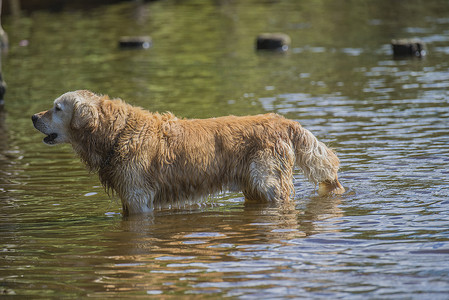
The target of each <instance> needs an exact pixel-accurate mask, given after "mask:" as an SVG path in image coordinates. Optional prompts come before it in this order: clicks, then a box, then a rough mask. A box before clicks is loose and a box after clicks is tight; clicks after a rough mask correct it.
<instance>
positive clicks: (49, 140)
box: [44, 133, 58, 144]
mask: <svg viewBox="0 0 449 300" xmlns="http://www.w3.org/2000/svg"><path fill="white" fill-rule="evenodd" d="M57 137H58V134H56V133H52V134H49V135H47V136H46V137H45V138H44V143H46V144H52V143H53V142H54V141H55V139H56V138H57Z"/></svg>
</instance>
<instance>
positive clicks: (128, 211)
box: [120, 188, 154, 216]
mask: <svg viewBox="0 0 449 300" xmlns="http://www.w3.org/2000/svg"><path fill="white" fill-rule="evenodd" d="M120 194H121V195H120V199H121V200H122V208H123V215H125V216H127V215H132V214H142V213H149V212H152V211H153V201H154V192H152V191H150V190H146V189H140V188H137V189H136V188H134V189H130V190H129V191H126V192H123V193H120Z"/></svg>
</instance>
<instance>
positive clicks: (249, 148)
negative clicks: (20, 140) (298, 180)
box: [32, 90, 345, 215]
mask: <svg viewBox="0 0 449 300" xmlns="http://www.w3.org/2000/svg"><path fill="white" fill-rule="evenodd" d="M32 120H33V124H34V127H35V128H36V129H37V130H39V131H40V132H42V133H43V134H45V135H46V137H45V138H44V143H45V144H48V145H56V144H61V143H69V144H71V145H72V147H73V149H74V151H75V153H76V154H77V155H78V156H79V157H80V158H81V160H82V161H83V162H84V163H85V164H86V165H87V167H88V168H89V169H90V170H91V171H94V172H98V173H99V177H100V181H101V182H102V184H103V185H104V186H105V188H106V189H107V191H108V192H109V191H112V192H113V193H116V194H118V196H119V197H120V199H121V201H122V207H123V214H124V215H128V214H138V213H145V212H150V211H152V210H153V209H155V208H167V207H172V206H176V207H179V206H183V205H186V204H188V203H194V202H197V201H200V200H201V199H205V198H207V196H208V195H211V194H216V193H218V192H220V191H223V190H230V191H242V192H243V195H244V196H245V198H246V199H247V200H249V201H265V202H282V201H289V200H290V197H291V196H292V195H293V194H294V188H293V171H294V166H295V165H297V166H299V167H300V168H301V169H302V170H303V172H304V174H305V176H306V177H307V178H308V179H309V180H310V181H311V182H313V183H315V184H316V183H318V184H319V186H318V194H319V195H327V194H342V193H344V191H345V189H344V188H343V186H342V185H341V184H340V182H339V181H338V178H337V171H338V168H339V160H338V158H337V156H336V155H335V153H334V152H333V151H332V150H331V149H329V148H328V147H326V146H325V145H324V144H323V143H322V142H319V141H318V140H317V139H316V137H315V136H314V135H313V134H312V133H310V131H308V130H307V129H304V128H303V127H302V126H301V125H300V124H299V123H298V122H295V121H292V120H288V119H285V118H284V117H282V116H279V115H277V114H274V113H270V114H264V115H257V116H246V117H236V116H227V117H218V118H210V119H178V118H177V117H175V116H174V115H173V114H171V113H165V114H159V113H151V112H149V111H146V110H144V109H142V108H139V107H134V106H131V105H129V104H126V103H125V102H123V101H122V100H120V99H110V98H109V97H108V96H105V95H97V94H94V93H92V92H90V91H87V90H80V91H75V92H68V93H65V94H63V95H62V96H60V97H59V98H57V99H56V100H55V101H54V106H53V108H51V109H50V110H48V111H43V112H40V113H37V114H35V115H33V116H32Z"/></svg>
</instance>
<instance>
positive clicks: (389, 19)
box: [0, 0, 449, 299]
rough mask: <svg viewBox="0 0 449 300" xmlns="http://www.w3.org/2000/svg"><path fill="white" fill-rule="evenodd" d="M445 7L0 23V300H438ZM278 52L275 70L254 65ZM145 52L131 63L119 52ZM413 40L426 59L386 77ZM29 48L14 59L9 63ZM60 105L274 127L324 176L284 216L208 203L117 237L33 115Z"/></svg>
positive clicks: (67, 16) (258, 6)
mask: <svg viewBox="0 0 449 300" xmlns="http://www.w3.org/2000/svg"><path fill="white" fill-rule="evenodd" d="M448 16H449V4H448V3H447V1H433V0H430V1H418V0H408V1H388V0H377V1H330V0H329V1H295V0H286V1H279V2H275V1H190V0H189V1H174V0H173V1H155V2H149V3H141V2H123V3H119V4H114V5H109V6H98V7H96V8H90V9H88V10H80V9H72V8H70V7H68V8H67V9H63V10H62V11H61V12H53V13H52V12H49V11H33V12H29V13H23V14H22V15H21V16H10V15H9V16H8V15H7V16H3V18H2V22H3V27H4V29H5V30H6V31H7V32H8V34H9V39H10V48H9V51H8V53H7V54H6V55H5V54H3V56H2V69H3V75H4V79H5V80H6V82H7V83H8V90H7V94H6V97H5V100H6V105H5V109H4V110H3V111H2V112H0V293H1V294H4V295H13V294H15V295H16V296H17V297H18V298H27V297H29V298H87V297H98V298H107V297H111V298H112V297H115V298H117V297H118V298H139V297H142V298H145V297H151V296H153V297H161V298H177V297H180V296H184V297H185V298H195V299H196V298H219V297H232V298H267V299H273V298H287V297H303V298H309V299H362V298H363V299H370V298H371V299H373V298H376V299H379V298H388V299H396V298H397V299H448V295H449V263H448V261H449V192H448V188H449V177H448V174H449V171H448V167H447V166H448V163H449V158H448V157H449V137H448V132H449V130H448V125H449V104H448V102H449V92H448V87H449V60H448V55H449V46H448V45H449V17H448ZM262 32H284V33H286V34H288V35H290V37H291V39H292V43H291V46H290V49H289V51H288V52H287V53H286V54H279V53H258V52H256V51H255V50H254V44H255V38H256V36H257V34H259V33H262ZM127 35H149V36H151V37H152V39H153V46H152V48H150V49H148V50H121V49H119V48H118V45H117V44H118V40H119V38H120V37H121V36H127ZM393 38H420V39H421V40H422V41H424V42H425V43H426V44H427V51H428V55H427V56H426V57H425V58H424V59H393V56H392V53H391V49H390V45H389V43H390V40H391V39H393ZM24 45H26V46H24ZM77 89H90V90H93V91H95V92H98V93H105V94H109V95H110V96H111V97H120V98H122V99H124V100H126V101H127V102H129V103H132V104H135V105H139V106H142V107H144V108H146V109H148V110H151V111H160V112H163V111H172V112H173V113H175V114H176V115H178V116H182V117H191V118H202V117H213V116H222V115H228V114H235V115H246V114H256V113H264V112H277V113H280V114H282V115H285V116H286V117H289V118H291V119H295V120H298V121H299V122H301V124H302V125H303V126H304V127H306V128H308V129H310V130H311V131H312V132H313V133H314V134H315V135H316V136H318V137H319V138H320V140H322V141H325V142H326V143H328V144H329V145H330V146H332V147H333V148H334V149H335V150H336V151H337V152H338V153H339V157H340V159H341V164H342V169H341V174H340V178H341V182H342V184H343V185H344V186H345V187H346V189H347V193H346V194H345V195H343V196H342V197H338V198H333V199H328V198H319V197H317V195H316V194H315V187H314V186H313V185H312V184H310V183H307V182H306V181H305V180H304V177H303V176H302V175H301V174H300V173H297V174H296V175H295V178H296V182H295V189H296V198H295V200H296V202H295V207H293V209H292V210H290V211H285V210H281V209H279V208H276V207H267V206H257V205H245V204H244V200H243V197H242V195H241V194H232V193H224V194H223V195H219V196H217V197H215V198H213V199H212V200H211V204H210V205H204V206H201V207H198V208H192V209H191V210H173V211H158V212H155V214H154V215H152V216H145V217H137V218H132V219H124V218H122V216H121V209H120V204H119V203H120V200H118V199H114V198H109V197H108V196H107V194H106V193H105V192H104V189H103V188H102V187H101V186H100V183H99V181H98V179H97V177H96V175H95V174H90V175H89V174H88V172H87V171H86V170H85V168H84V167H83V166H82V165H81V163H80V162H79V161H78V159H77V158H76V157H74V155H73V152H72V150H71V149H70V147H69V146H57V147H48V146H45V145H44V144H43V143H42V138H43V136H42V134H40V133H39V132H37V131H36V130H35V129H34V128H33V126H32V123H31V119H30V117H31V115H32V114H33V113H36V112H38V111H42V110H45V109H48V108H49V107H51V105H52V101H53V100H54V99H55V98H56V97H58V96H59V95H60V94H62V93H64V92H66V91H70V90H77Z"/></svg>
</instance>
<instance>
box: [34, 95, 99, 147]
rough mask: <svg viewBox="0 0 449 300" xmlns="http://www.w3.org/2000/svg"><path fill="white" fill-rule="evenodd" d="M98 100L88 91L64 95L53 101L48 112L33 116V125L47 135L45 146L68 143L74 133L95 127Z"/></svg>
mask: <svg viewBox="0 0 449 300" xmlns="http://www.w3.org/2000/svg"><path fill="white" fill-rule="evenodd" d="M98 98H99V96H97V95H95V94H94V93H92V92H90V91H75V92H68V93H65V94H63V95H62V96H60V97H59V98H57V99H56V100H55V101H54V105H53V107H52V108H51V109H50V110H47V111H43V112H40V113H37V114H34V115H33V116H32V117H31V119H32V120H33V125H34V127H35V128H36V129H37V130H39V131H40V132H42V133H43V134H45V135H47V136H46V137H45V138H44V143H45V144H47V145H57V144H61V143H70V142H71V137H72V133H73V132H74V131H76V130H80V129H88V128H94V127H95V126H96V123H97V122H98V109H97V105H96V101H97V100H98Z"/></svg>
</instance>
